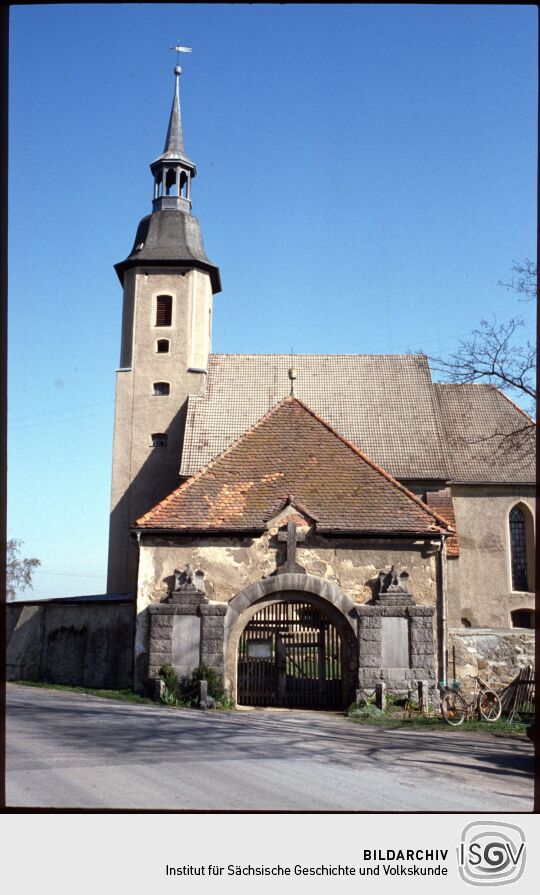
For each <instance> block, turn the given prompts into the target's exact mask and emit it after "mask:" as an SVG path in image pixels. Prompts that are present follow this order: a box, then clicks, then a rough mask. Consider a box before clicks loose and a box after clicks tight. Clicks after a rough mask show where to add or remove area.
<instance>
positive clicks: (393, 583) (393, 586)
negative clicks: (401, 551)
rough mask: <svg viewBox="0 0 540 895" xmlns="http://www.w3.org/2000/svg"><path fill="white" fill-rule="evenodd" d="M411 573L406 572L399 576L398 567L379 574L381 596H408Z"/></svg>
mask: <svg viewBox="0 0 540 895" xmlns="http://www.w3.org/2000/svg"><path fill="white" fill-rule="evenodd" d="M408 593H409V573H408V572H406V571H405V570H404V571H403V572H401V574H398V570H397V568H396V566H394V565H393V566H392V568H391V569H390V571H389V572H384V571H382V570H381V571H380V572H379V594H408Z"/></svg>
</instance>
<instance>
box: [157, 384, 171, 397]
mask: <svg viewBox="0 0 540 895" xmlns="http://www.w3.org/2000/svg"><path fill="white" fill-rule="evenodd" d="M170 391H171V386H170V384H169V383H168V382H154V387H153V394H154V395H168V394H169V393H170Z"/></svg>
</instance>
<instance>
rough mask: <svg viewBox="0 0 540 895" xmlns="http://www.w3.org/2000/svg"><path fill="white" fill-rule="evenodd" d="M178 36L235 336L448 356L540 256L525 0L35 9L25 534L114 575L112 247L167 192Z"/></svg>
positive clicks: (26, 145) (88, 589) (26, 283)
mask: <svg viewBox="0 0 540 895" xmlns="http://www.w3.org/2000/svg"><path fill="white" fill-rule="evenodd" d="M177 39H180V41H181V42H182V43H184V44H187V45H188V46H192V47H193V53H192V54H191V55H189V56H188V55H186V56H185V57H184V59H183V60H182V64H183V76H182V107H183V121H184V135H185V144H186V149H187V152H188V154H189V155H190V156H191V158H193V159H194V161H195V162H196V164H197V169H198V176H197V178H196V180H195V182H194V184H193V211H194V214H196V216H197V217H198V218H199V221H200V223H201V227H202V232H203V235H204V240H205V246H206V250H207V254H208V256H209V257H210V258H211V259H212V260H213V261H214V262H215V263H216V264H218V265H219V267H220V269H221V277H222V283H223V292H222V294H220V295H219V296H217V297H216V302H215V314H214V345H213V347H214V350H215V351H218V352H282V351H285V352H287V351H290V350H291V348H293V349H294V351H295V352H298V353H301V352H330V353H333V352H335V353H341V352H343V353H349V352H350V353H355V352H359V353H402V352H407V351H415V350H419V349H422V350H424V351H426V352H427V353H428V354H429V353H432V354H447V353H449V352H451V351H452V349H453V348H455V347H456V345H457V343H458V340H459V338H460V337H463V336H466V335H467V334H468V333H469V332H470V331H471V330H472V329H473V328H474V327H475V326H476V325H477V324H478V322H479V321H480V319H481V318H482V317H486V316H488V315H489V314H491V313H495V314H496V315H497V317H498V318H499V319H501V320H503V319H507V318H508V317H510V316H512V315H515V314H516V313H521V314H522V315H523V316H524V317H525V318H526V321H527V324H528V326H529V328H530V332H531V333H532V332H533V315H534V309H533V308H532V306H530V305H523V304H518V302H517V300H516V298H515V297H514V296H513V295H511V294H509V293H508V292H506V291H505V290H504V289H501V288H499V287H498V286H497V283H498V281H499V280H508V279H510V276H511V273H510V268H511V265H512V261H513V260H521V259H523V258H526V257H534V256H535V251H536V231H535V223H536V154H537V146H536V129H537V122H536V107H537V96H536V84H537V72H536V65H537V60H536V45H537V14H536V9H535V8H534V7H526V6H413V5H411V6H404V5H402V6H392V5H388V6H370V5H367V6H363V5H347V6H345V5H343V6H340V5H325V4H322V5H275V6H274V5H257V4H255V5H247V4H246V5H240V4H238V5H227V4H221V5H206V4H200V5H184V4H178V5H175V4H170V5H160V4H136V5H132V4H129V3H128V4H122V5H115V4H111V5H86V6H84V5H72V6H71V5H62V6H60V5H57V6H55V5H50V6H21V7H12V9H11V19H10V47H11V50H10V87H9V96H10V160H9V166H10V167H9V171H10V181H9V188H10V192H9V213H10V235H9V251H10V271H9V273H10V348H9V375H10V383H9V405H8V407H9V411H8V412H9V421H10V439H9V479H8V482H9V484H8V488H9V491H8V531H9V535H10V536H11V537H16V538H20V539H22V540H23V541H24V542H25V543H24V553H25V555H28V556H36V557H38V558H40V559H41V561H42V567H41V569H40V570H39V572H38V573H37V574H36V576H35V579H34V580H35V587H34V591H29V592H27V593H26V594H24V595H23V596H36V597H42V596H63V595H69V594H85V593H88V594H90V593H101V592H104V590H105V572H106V552H107V538H108V511H109V495H110V474H111V448H112V424H113V410H114V373H115V369H116V368H117V365H118V359H119V347H120V322H121V305H122V294H121V288H120V285H119V282H118V280H117V277H116V274H115V272H114V270H113V264H114V263H115V262H117V261H120V260H122V259H123V258H125V257H126V255H127V254H128V252H129V250H130V249H131V246H132V244H133V238H134V235H135V230H136V226H137V223H138V221H139V220H140V218H141V217H143V215H145V214H147V213H149V211H150V210H151V198H152V180H151V175H150V171H149V168H148V165H149V163H150V162H151V161H152V160H153V159H154V158H156V156H157V155H159V154H160V152H161V151H162V147H163V142H164V139H165V133H166V127H167V119H168V114H169V110H170V104H171V99H172V93H173V88H174V78H173V73H172V69H173V66H174V62H175V57H174V53H173V52H171V50H169V49H168V48H169V47H170V46H172V45H173V44H174V43H175V42H176V40H177Z"/></svg>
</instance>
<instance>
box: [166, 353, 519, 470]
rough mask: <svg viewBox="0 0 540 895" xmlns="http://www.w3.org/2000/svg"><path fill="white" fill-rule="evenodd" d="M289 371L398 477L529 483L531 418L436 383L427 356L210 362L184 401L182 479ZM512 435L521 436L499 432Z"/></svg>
mask: <svg viewBox="0 0 540 895" xmlns="http://www.w3.org/2000/svg"><path fill="white" fill-rule="evenodd" d="M291 366H294V367H295V368H296V370H297V379H296V382H295V394H296V395H297V396H298V397H299V398H300V399H301V400H302V401H304V402H305V403H306V404H307V405H308V406H309V407H312V408H313V410H314V412H315V413H317V414H319V416H321V417H322V418H323V419H325V420H327V421H328V422H329V424H330V425H331V426H333V427H334V428H335V429H336V430H337V431H338V432H339V433H340V435H342V436H343V437H344V438H346V439H348V440H349V441H351V442H352V443H353V444H355V445H356V446H357V447H358V448H359V449H360V450H361V451H363V452H364V453H365V454H367V456H369V457H371V458H372V459H373V460H374V461H375V462H376V463H378V464H379V465H380V466H381V467H383V468H384V469H387V470H388V471H389V472H390V473H391V474H392V475H393V476H395V477H396V478H399V479H404V480H423V481H429V480H432V481H455V482H463V483H469V484H481V483H494V484H495V483H507V484H515V483H523V484H528V483H531V484H534V482H535V467H534V433H533V423H532V421H531V420H530V418H529V417H528V416H527V415H526V414H524V413H523V411H521V410H519V408H517V407H516V406H515V405H514V404H513V403H512V402H511V401H509V400H508V398H506V397H505V395H503V394H502V392H500V391H499V390H498V389H496V388H495V387H494V386H489V385H476V384H473V385H435V384H434V383H432V381H431V375H430V370H429V365H428V360H427V358H426V357H425V356H424V355H371V354H367V355H366V354H300V355H294V358H292V359H291V355H290V354H213V355H210V359H209V366H208V376H207V383H206V391H205V394H204V395H202V396H190V398H189V403H188V410H187V419H186V429H185V436H184V446H183V451H182V464H181V469H180V474H181V475H183V476H187V475H193V474H194V473H195V472H197V470H199V469H201V468H202V467H203V466H205V465H206V464H207V463H208V462H209V461H210V460H211V459H212V458H213V457H215V456H216V455H217V454H219V453H220V452H221V451H223V450H224V449H225V448H227V447H228V446H229V445H230V444H232V443H233V442H234V441H235V440H236V439H237V438H238V437H239V436H240V435H241V434H242V432H244V431H245V430H246V429H247V428H248V427H249V426H251V425H253V423H255V422H256V420H257V419H260V417H261V416H263V414H265V413H266V412H268V410H269V409H270V408H271V407H272V406H273V405H274V404H275V403H276V401H279V400H281V399H282V398H283V397H285V395H287V394H288V393H289V390H290V381H289V379H288V375H287V371H288V369H289V367H291ZM521 429H523V433H522V434H521V433H520V430H521ZM509 432H517V433H518V434H517V435H516V436H515V437H513V438H511V437H505V436H504V434H502V435H501V434H497V433H509Z"/></svg>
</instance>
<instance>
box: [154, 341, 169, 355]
mask: <svg viewBox="0 0 540 895" xmlns="http://www.w3.org/2000/svg"><path fill="white" fill-rule="evenodd" d="M156 351H157V353H158V354H168V353H169V340H168V339H158V340H157V342H156Z"/></svg>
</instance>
